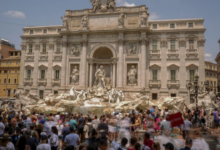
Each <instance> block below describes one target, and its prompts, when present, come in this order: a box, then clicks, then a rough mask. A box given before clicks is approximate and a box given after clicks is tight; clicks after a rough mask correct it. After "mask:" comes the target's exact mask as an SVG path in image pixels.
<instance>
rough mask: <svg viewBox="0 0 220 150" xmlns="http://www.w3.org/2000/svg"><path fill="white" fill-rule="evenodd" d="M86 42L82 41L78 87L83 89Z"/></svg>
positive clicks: (84, 83) (84, 82)
mask: <svg viewBox="0 0 220 150" xmlns="http://www.w3.org/2000/svg"><path fill="white" fill-rule="evenodd" d="M87 43H88V42H87V40H83V41H82V53H81V58H80V77H79V85H80V86H83V87H85V86H86V70H87V68H86V50H87Z"/></svg>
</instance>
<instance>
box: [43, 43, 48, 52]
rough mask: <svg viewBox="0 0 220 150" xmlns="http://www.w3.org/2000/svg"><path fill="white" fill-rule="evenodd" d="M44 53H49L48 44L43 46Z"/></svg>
mask: <svg viewBox="0 0 220 150" xmlns="http://www.w3.org/2000/svg"><path fill="white" fill-rule="evenodd" d="M42 52H43V53H46V52H47V45H46V44H43V51H42Z"/></svg>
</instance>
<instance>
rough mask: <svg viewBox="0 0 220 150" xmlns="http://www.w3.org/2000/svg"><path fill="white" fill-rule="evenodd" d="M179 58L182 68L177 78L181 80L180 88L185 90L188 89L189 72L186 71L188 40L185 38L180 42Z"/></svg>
mask: <svg viewBox="0 0 220 150" xmlns="http://www.w3.org/2000/svg"><path fill="white" fill-rule="evenodd" d="M179 42H180V41H179ZM179 58H180V68H179V74H177V75H178V77H179V78H177V80H179V83H180V89H181V90H184V89H186V80H187V74H188V72H186V41H185V40H181V44H180V43H179Z"/></svg>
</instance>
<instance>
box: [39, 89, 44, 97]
mask: <svg viewBox="0 0 220 150" xmlns="http://www.w3.org/2000/svg"><path fill="white" fill-rule="evenodd" d="M39 96H40V99H43V98H44V91H43V90H40V91H39Z"/></svg>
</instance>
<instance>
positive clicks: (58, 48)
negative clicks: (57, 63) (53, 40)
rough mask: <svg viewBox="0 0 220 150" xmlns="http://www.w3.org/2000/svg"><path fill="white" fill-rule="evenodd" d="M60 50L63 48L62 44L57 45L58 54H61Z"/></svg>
mask: <svg viewBox="0 0 220 150" xmlns="http://www.w3.org/2000/svg"><path fill="white" fill-rule="evenodd" d="M60 48H61V44H60V43H57V52H58V53H59V52H60Z"/></svg>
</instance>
